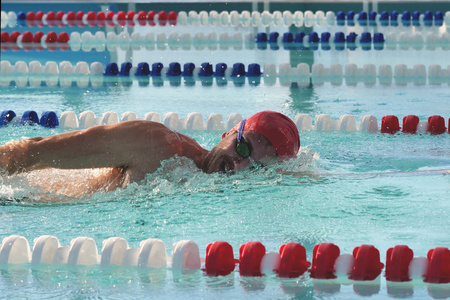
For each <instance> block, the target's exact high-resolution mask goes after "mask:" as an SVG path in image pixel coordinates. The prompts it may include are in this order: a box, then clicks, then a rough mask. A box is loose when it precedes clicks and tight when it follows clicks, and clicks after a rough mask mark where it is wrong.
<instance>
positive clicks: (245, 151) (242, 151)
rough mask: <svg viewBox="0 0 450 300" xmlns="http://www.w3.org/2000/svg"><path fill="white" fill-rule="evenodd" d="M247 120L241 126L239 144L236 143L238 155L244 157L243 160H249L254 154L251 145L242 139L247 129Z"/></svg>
mask: <svg viewBox="0 0 450 300" xmlns="http://www.w3.org/2000/svg"><path fill="white" fill-rule="evenodd" d="M245 120H246V119H244V120H242V122H241V125H240V126H239V131H238V136H237V143H236V153H237V154H239V155H240V156H242V157H243V158H247V157H249V156H250V154H251V153H252V151H251V146H250V144H249V143H248V142H247V141H246V140H245V139H244V138H243V137H242V132H243V131H244V127H245Z"/></svg>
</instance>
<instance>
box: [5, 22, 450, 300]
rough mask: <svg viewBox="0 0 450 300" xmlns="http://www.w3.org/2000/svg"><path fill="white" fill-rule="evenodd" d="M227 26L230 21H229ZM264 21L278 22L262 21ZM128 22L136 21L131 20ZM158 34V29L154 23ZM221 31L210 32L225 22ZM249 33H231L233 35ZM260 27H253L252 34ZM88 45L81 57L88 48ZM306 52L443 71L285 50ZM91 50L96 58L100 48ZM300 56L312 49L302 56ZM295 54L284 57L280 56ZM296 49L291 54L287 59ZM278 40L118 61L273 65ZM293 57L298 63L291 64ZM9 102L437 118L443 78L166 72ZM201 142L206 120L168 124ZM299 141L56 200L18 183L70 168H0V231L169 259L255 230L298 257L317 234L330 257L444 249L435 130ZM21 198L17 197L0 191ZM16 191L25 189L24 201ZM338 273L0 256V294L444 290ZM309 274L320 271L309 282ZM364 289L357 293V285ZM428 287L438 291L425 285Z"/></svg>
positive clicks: (21, 107) (212, 136)
mask: <svg viewBox="0 0 450 300" xmlns="http://www.w3.org/2000/svg"><path fill="white" fill-rule="evenodd" d="M241 29H242V28H239V30H241ZM272 29H273V30H278V31H280V32H284V31H286V29H285V28H272ZM136 30H145V28H138V27H137V29H136ZM154 30H155V34H156V33H157V32H170V30H171V28H168V27H167V28H154ZM182 30H185V31H186V30H187V31H192V32H194V31H197V30H198V31H202V32H205V33H208V32H210V31H211V30H212V29H211V28H194V29H192V28H187V29H186V28H185V29H182ZM236 30H238V29H237V28H230V27H227V28H220V31H226V32H229V33H233V32H234V31H236ZM248 30H249V29H248V28H244V29H242V31H243V32H247V31H248ZM261 30H263V29H259V31H261ZM70 54H71V55H73V60H74V62H76V61H78V60H86V61H88V62H91V61H90V60H91V59H94V60H95V59H98V57H99V56H98V55H97V53H95V54H96V55H97V56H95V57H93V56H89V55H86V53H84V52H77V53H70ZM90 54H92V53H90ZM127 55H128V54H127V53H125V52H124V51H119V52H118V53H113V54H112V55H111V56H110V53H105V55H104V58H103V59H104V60H105V61H102V62H103V63H106V62H107V61H106V60H108V61H109V59H112V58H111V57H116V58H117V59H116V62H118V63H121V62H123V61H125V57H126V56H127ZM301 55H303V56H305V57H302V58H301V59H303V58H304V60H305V61H307V62H311V63H312V62H316V63H317V62H320V63H323V64H324V65H326V66H327V65H329V64H330V63H340V64H346V63H356V64H358V66H359V67H362V66H363V65H364V64H365V63H372V64H375V65H377V66H378V65H380V64H391V65H395V64H400V63H403V64H406V65H407V66H408V67H409V68H412V67H413V66H414V65H415V64H418V63H420V64H424V65H426V66H429V65H431V64H439V65H442V66H443V67H446V65H445V64H446V63H447V62H448V61H450V56H449V52H448V51H443V50H436V51H429V50H423V51H415V50H410V51H403V50H398V51H380V52H375V51H368V52H363V51H355V52H347V51H344V52H340V53H337V52H333V51H330V52H328V53H327V52H324V51H318V52H316V53H313V54H312V53H309V52H308V53H301ZM101 56H102V55H100V57H101ZM311 57H312V60H311ZM294 58H295V57H294ZM297 58H298V57H297ZM2 59H8V60H10V61H11V63H14V62H15V61H17V60H25V61H30V60H33V59H38V60H41V61H42V62H45V61H47V60H56V61H60V60H63V59H67V55H66V54H64V58H63V55H62V53H58V52H56V53H52V54H51V55H50V54H49V53H48V52H45V51H44V52H42V53H37V52H30V53H25V52H11V51H9V52H4V51H2ZM290 59H291V57H290V54H289V52H288V51H284V50H280V51H259V50H248V49H247V50H246V49H243V50H228V51H222V50H217V51H210V50H208V49H204V50H191V51H171V50H166V51H156V50H155V51H145V50H140V51H135V52H134V53H133V57H132V62H133V64H134V65H136V64H137V63H139V62H142V61H147V62H149V63H151V62H155V61H162V62H163V63H164V64H167V63H169V62H173V61H178V62H180V63H185V62H188V61H193V62H195V63H196V64H197V65H199V64H200V63H202V62H205V61H210V62H211V63H213V65H215V64H216V63H218V62H226V63H228V64H229V65H232V64H233V63H234V62H238V61H239V62H242V63H244V64H246V65H248V64H249V63H254V62H257V63H260V64H261V65H264V64H265V63H274V64H276V65H278V64H280V63H286V62H289V60H290ZM301 59H300V60H301ZM5 109H12V110H14V111H15V112H16V113H18V114H19V115H20V114H21V113H23V112H24V111H25V110H29V109H33V110H36V111H37V112H38V114H40V113H41V112H42V111H46V110H54V111H56V112H57V114H58V115H60V114H61V113H62V112H64V111H74V112H75V113H77V114H79V113H81V112H83V111H86V110H92V111H94V112H95V114H96V115H97V116H101V115H102V113H104V112H106V111H115V112H117V113H118V114H119V115H120V114H122V113H124V112H126V111H134V112H136V113H137V114H138V116H139V117H143V116H144V114H145V113H147V112H151V111H154V112H158V113H159V114H160V115H161V116H163V115H164V114H165V113H167V112H176V113H178V114H179V115H180V117H186V115H187V114H188V113H191V112H200V113H201V114H202V115H203V117H204V119H205V121H206V116H207V115H208V114H210V113H221V114H222V115H223V116H224V117H225V118H226V116H227V115H228V114H230V113H235V112H239V113H241V114H242V115H243V116H249V115H251V114H253V113H255V112H257V111H261V110H266V109H271V110H275V111H280V112H283V113H285V114H287V115H288V116H289V117H291V118H294V117H295V116H296V114H298V113H307V114H309V115H310V116H311V117H313V118H314V116H315V115H318V114H322V113H326V114H330V115H331V117H332V118H333V119H338V118H339V116H341V115H343V114H353V115H354V116H355V117H356V118H357V120H358V121H359V118H360V117H362V116H363V115H366V114H372V115H374V116H376V117H377V119H378V122H379V124H378V125H380V120H381V118H382V117H383V116H384V115H388V114H394V115H396V116H398V117H399V119H401V118H402V117H403V116H406V115H409V114H415V115H417V116H419V118H420V119H421V120H426V119H427V118H428V117H429V116H431V115H435V114H439V115H442V116H443V117H444V118H445V119H446V126H447V123H448V118H449V117H450V93H449V86H448V85H440V86H431V85H424V86H415V85H412V84H411V83H410V84H408V85H407V86H404V87H403V86H395V84H393V85H392V86H389V87H385V86H380V85H378V84H376V85H375V86H372V87H367V86H364V85H363V84H362V83H359V84H358V85H357V86H347V85H345V84H344V85H342V86H332V85H330V84H324V85H323V86H314V87H308V88H298V87H295V86H294V87H286V86H281V85H280V84H279V83H276V84H275V85H273V86H271V85H267V84H264V82H262V83H261V84H260V85H258V86H250V85H248V84H247V83H246V84H244V85H242V86H237V85H235V84H233V83H232V82H229V83H228V85H227V86H217V85H216V84H212V85H211V86H202V85H201V83H200V82H197V83H196V84H195V86H193V87H189V86H186V85H184V84H181V85H180V86H179V87H174V86H170V85H169V83H168V82H165V83H164V85H163V86H162V87H156V86H153V85H152V84H150V86H148V87H140V86H138V84H137V82H133V84H132V85H131V86H129V87H124V86H117V87H103V88H91V87H89V88H77V87H71V88H60V87H55V88H48V87H41V88H31V87H27V88H19V87H15V86H9V87H2V88H1V91H0V111H3V110H5ZM66 130H68V129H62V128H57V129H44V128H41V127H38V126H32V127H13V126H10V127H6V128H5V127H1V128H0V144H4V143H6V142H7V141H9V140H11V139H22V138H28V137H34V136H47V135H51V134H56V133H61V132H64V131H66ZM183 133H185V134H187V135H190V136H192V137H194V138H195V139H196V140H197V141H199V143H200V144H201V145H202V146H203V147H205V148H207V149H211V148H212V147H213V146H214V145H215V144H216V143H217V142H218V141H219V139H220V134H221V132H206V131H184V132H183ZM300 136H301V143H302V149H301V153H300V155H299V158H298V159H296V160H292V161H289V162H286V163H282V164H279V165H275V166H269V167H267V168H259V169H254V170H246V171H243V172H241V173H238V174H235V175H231V176H228V175H221V174H212V175H206V174H203V173H202V172H201V171H199V170H197V169H196V168H195V166H194V165H193V164H192V163H191V162H189V161H186V160H184V159H180V158H176V159H171V160H169V161H167V162H165V163H164V165H163V167H162V168H161V169H160V170H158V171H157V172H155V173H154V174H149V175H148V176H147V178H146V179H145V180H144V181H143V182H140V183H136V184H131V185H129V186H127V187H126V188H124V189H119V190H116V191H114V192H110V193H106V194H95V195H93V196H89V197H86V198H85V199H81V200H78V201H72V202H70V203H58V204H55V203H47V202H46V201H45V200H44V199H45V197H47V196H48V195H46V194H44V193H43V192H42V191H41V190H39V189H38V188H36V187H34V186H32V184H31V183H32V182H36V181H37V182H43V181H45V182H47V183H50V184H51V183H53V182H57V181H58V180H67V181H75V180H79V179H82V178H83V177H84V176H85V173H84V172H83V171H79V172H63V171H61V172H56V171H40V172H35V173H32V174H28V175H23V176H18V177H11V178H8V177H0V224H1V226H0V240H1V239H3V238H5V237H7V236H10V235H13V234H19V235H23V236H24V237H25V238H27V240H28V241H29V242H30V245H31V246H32V244H33V239H35V238H37V237H39V236H41V235H54V236H56V237H57V238H58V239H59V240H60V242H61V244H62V245H69V244H70V241H71V240H72V239H73V238H76V237H79V236H87V237H91V238H93V239H94V240H95V241H96V243H97V247H98V249H99V250H100V249H101V246H102V241H103V240H105V239H107V238H109V237H113V236H119V237H123V238H125V239H126V240H127V241H128V243H129V245H130V247H138V246H139V242H140V241H142V240H145V239H147V238H159V239H162V240H163V242H164V243H165V245H166V248H167V254H168V255H170V253H171V250H172V244H173V243H174V242H177V241H180V240H184V239H189V240H193V241H194V242H196V243H197V244H198V245H199V249H200V256H201V257H205V251H206V246H207V244H209V243H212V242H214V241H220V240H223V241H227V242H229V243H230V244H231V245H232V246H233V249H234V256H235V258H237V257H238V249H239V246H240V245H241V244H245V243H246V242H248V241H260V242H262V243H263V244H264V245H265V247H266V249H267V251H271V252H272V251H278V249H279V247H280V246H281V245H282V244H285V243H288V242H298V243H301V244H302V245H303V246H304V247H305V248H306V251H307V256H308V260H309V261H311V256H312V250H313V247H314V245H317V244H319V243H322V242H331V243H335V244H336V245H338V246H339V247H340V249H341V253H351V252H352V250H353V248H354V247H357V246H360V245H362V244H372V245H374V246H375V247H376V248H377V249H379V250H380V254H381V261H382V262H385V255H386V250H387V249H388V248H390V247H393V246H395V245H402V244H406V245H408V246H409V247H410V248H411V249H412V250H413V251H414V254H415V256H426V254H427V251H428V250H429V249H433V248H435V247H438V246H439V247H450V237H449V232H450V219H449V218H448V215H449V213H450V202H449V201H448V199H449V195H450V174H448V173H446V172H444V171H441V170H448V169H450V135H449V134H447V133H446V134H443V135H439V136H430V135H428V134H416V135H406V134H401V133H399V134H396V135H385V134H380V133H363V132H351V133H345V132H316V131H302V132H300ZM9 199H22V201H21V202H19V203H18V202H10V201H4V200H9ZM24 200H25V201H24ZM337 282H338V284H336V283H335V284H334V285H332V284H327V285H325V287H324V286H323V284H322V285H321V284H320V283H321V282H319V281H313V280H312V279H310V278H309V277H308V275H307V274H306V275H305V276H303V277H300V278H297V279H292V280H283V279H279V278H276V276H274V275H269V276H265V277H263V278H245V277H240V276H239V273H238V272H234V273H232V274H231V275H229V276H225V277H218V278H211V277H207V276H205V275H204V274H203V273H202V271H200V270H198V271H196V272H193V273H189V274H188V273H186V272H185V273H182V274H179V273H173V272H172V270H171V269H163V270H160V271H157V270H148V269H145V270H141V269H138V268H108V269H103V268H100V267H99V266H94V267H74V268H70V267H66V266H38V267H37V266H31V265H21V266H0V291H1V296H0V298H2V299H3V298H8V299H9V298H31V299H40V298H56V299H61V298H70V299H80V298H106V299H116V298H120V299H123V298H134V299H139V298H149V297H155V298H170V299H174V298H175V299H178V298H181V297H188V298H207V299H210V298H211V299H212V298H214V299H216V298H234V299H243V298H249V297H251V298H258V299H259V298H262V299H274V298H276V299H279V298H300V299H302V298H315V299H322V298H325V299H349V298H354V297H357V296H358V295H360V296H361V297H363V294H364V293H365V294H366V295H371V299H385V298H387V297H408V298H413V299H424V298H430V297H432V298H443V297H442V296H444V298H445V297H449V295H450V291H449V286H448V285H444V286H443V287H442V286H441V287H440V288H437V289H436V287H435V286H434V285H431V286H428V285H426V284H425V283H423V282H420V281H419V280H416V281H414V282H413V283H412V284H411V285H409V286H408V285H407V284H406V285H403V286H401V287H402V288H403V289H404V290H403V292H402V293H398V292H397V293H395V292H393V291H392V287H391V286H388V284H387V283H386V281H385V279H384V277H383V273H382V276H380V279H379V281H378V282H377V281H376V282H370V283H369V284H368V285H369V287H367V286H363V284H353V283H349V281H346V280H345V279H340V280H338V281H337ZM322 283H323V282H322ZM370 291H372V292H370ZM439 295H440V297H439Z"/></svg>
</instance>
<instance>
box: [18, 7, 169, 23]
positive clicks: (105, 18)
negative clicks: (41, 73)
mask: <svg viewBox="0 0 450 300" xmlns="http://www.w3.org/2000/svg"><path fill="white" fill-rule="evenodd" d="M177 19H178V15H177V13H176V12H175V11H170V12H168V13H167V12H166V11H159V12H155V11H149V12H144V11H139V12H135V11H128V12H124V11H119V12H117V13H115V12H113V11H108V12H107V13H105V12H103V11H99V12H93V11H89V12H87V13H85V12H83V11H77V12H73V11H69V12H67V13H64V12H63V11H58V12H56V13H55V12H54V11H49V12H47V13H44V12H43V11H39V12H37V13H34V12H28V13H27V15H26V18H25V21H26V22H27V25H28V26H29V27H33V26H39V27H43V26H45V24H47V25H48V26H49V27H54V26H59V27H62V26H65V25H66V24H67V26H70V27H73V26H79V27H83V26H84V25H88V26H90V27H93V26H99V27H103V26H105V25H108V26H116V25H119V26H126V25H128V26H135V25H136V22H137V23H138V24H139V25H140V26H145V25H147V24H148V25H150V26H155V25H156V23H158V24H159V25H160V26H165V25H167V24H169V25H171V26H175V25H176V24H177Z"/></svg>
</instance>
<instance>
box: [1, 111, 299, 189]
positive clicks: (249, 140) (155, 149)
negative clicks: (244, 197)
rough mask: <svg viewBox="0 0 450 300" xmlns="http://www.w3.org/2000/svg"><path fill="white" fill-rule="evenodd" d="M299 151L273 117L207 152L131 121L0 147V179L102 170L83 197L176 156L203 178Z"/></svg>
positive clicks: (288, 127) (286, 126) (293, 131)
mask: <svg viewBox="0 0 450 300" xmlns="http://www.w3.org/2000/svg"><path fill="white" fill-rule="evenodd" d="M299 148H300V138H299V134H298V130H297V127H296V126H295V124H294V122H292V120H290V119H289V118H288V117H286V116H285V115H283V114H281V113H277V112H273V111H263V112H259V113H256V114H254V115H253V116H251V117H249V118H248V119H246V120H243V121H242V122H240V123H239V124H237V125H236V126H235V127H234V128H232V129H231V130H230V131H229V132H226V133H224V134H223V135H222V140H221V141H220V142H219V143H218V144H217V145H216V146H215V147H214V148H213V149H212V150H211V151H208V150H206V149H204V148H202V147H201V146H200V145H199V144H198V143H197V142H196V141H195V140H194V139H192V138H190V137H188V136H186V135H184V134H181V133H178V132H176V131H173V130H170V129H169V128H167V127H166V126H164V125H163V124H161V123H156V122H151V121H144V120H136V121H127V122H121V123H117V124H114V125H101V126H95V127H91V128H88V129H85V130H77V131H71V132H66V133H62V134H58V135H54V136H49V137H35V138H30V139H25V140H22V141H11V142H8V143H6V144H4V145H0V174H6V175H16V174H20V173H25V172H30V171H36V170H42V169H49V168H56V169H98V168H102V169H103V170H106V171H104V172H97V175H98V176H94V177H92V178H91V179H90V182H89V184H88V186H85V187H84V191H83V193H93V192H98V191H111V190H114V189H116V188H119V187H124V186H126V185H127V184H129V183H132V182H138V181H141V180H143V179H144V178H145V176H146V174H148V173H153V172H155V171H156V170H157V169H158V168H159V167H160V166H161V162H162V161H164V160H167V159H169V158H172V157H174V156H177V155H178V156H180V157H186V158H188V159H191V160H192V161H193V162H194V164H195V165H196V166H197V167H198V168H199V169H201V170H203V171H204V172H205V173H214V172H231V171H240V170H242V169H244V168H246V167H248V166H251V165H252V164H253V163H256V164H270V163H273V162H277V161H280V160H287V159H290V158H294V157H296V155H297V152H298V150H299ZM105 168H106V169H105ZM49 190H51V187H49Z"/></svg>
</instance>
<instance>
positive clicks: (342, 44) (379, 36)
mask: <svg viewBox="0 0 450 300" xmlns="http://www.w3.org/2000/svg"><path fill="white" fill-rule="evenodd" d="M279 36H280V34H279V33H278V32H271V33H270V38H269V39H268V40H267V34H266V33H264V32H260V33H258V34H257V35H256V39H255V43H256V45H257V48H258V49H259V50H265V49H267V44H268V45H269V46H270V49H271V50H278V49H279V48H280V47H279V44H281V45H283V48H284V49H285V50H312V51H317V50H319V48H320V49H321V50H324V51H329V50H332V49H334V50H337V51H342V50H344V49H345V48H347V49H348V50H350V51H354V50H356V49H357V48H358V47H361V48H362V50H364V51H368V50H371V49H372V44H373V49H375V50H383V49H384V44H385V38H384V35H383V33H381V32H377V33H374V34H373V39H372V34H371V33H370V32H363V33H361V34H360V35H358V34H356V33H355V32H350V33H348V35H347V36H346V35H345V34H344V33H343V32H336V33H334V38H333V39H331V33H330V32H322V33H321V34H320V37H319V34H318V33H317V32H315V31H312V32H310V33H308V34H306V33H305V32H297V33H296V34H295V37H294V35H293V34H292V33H291V32H286V33H284V34H283V35H282V38H281V39H279ZM375 36H376V39H375ZM266 41H267V42H266ZM319 46H320V47H319Z"/></svg>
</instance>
